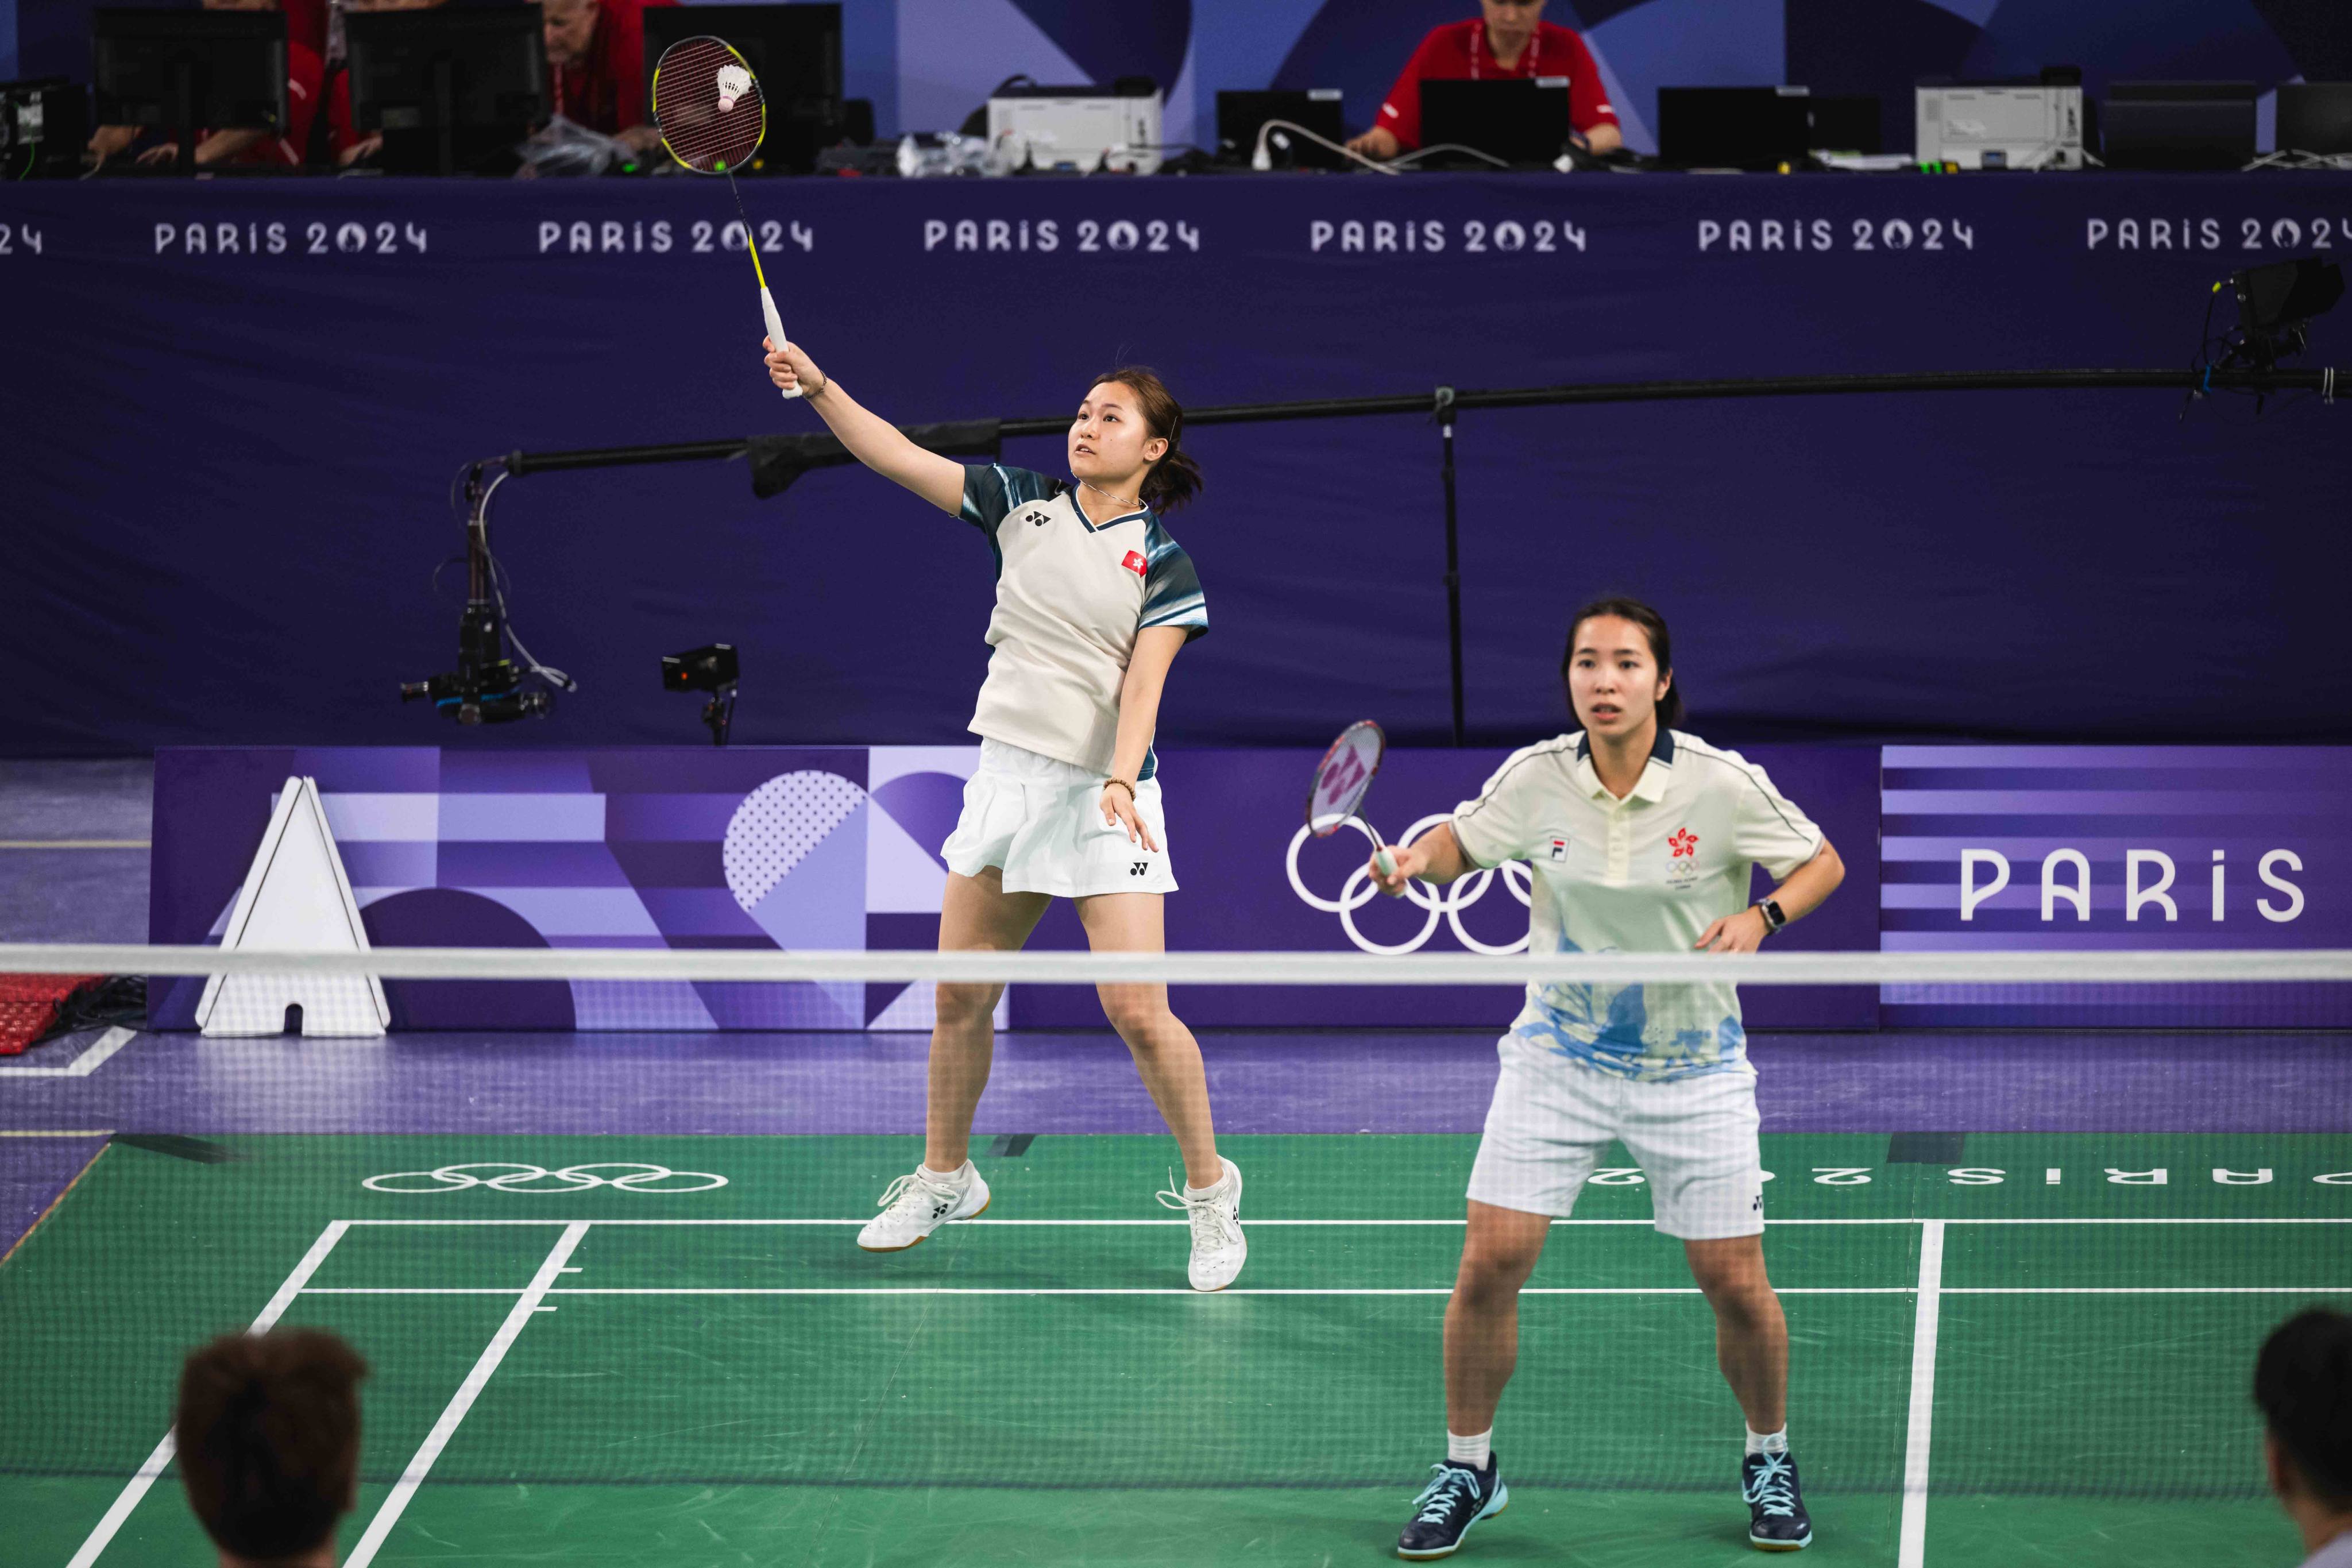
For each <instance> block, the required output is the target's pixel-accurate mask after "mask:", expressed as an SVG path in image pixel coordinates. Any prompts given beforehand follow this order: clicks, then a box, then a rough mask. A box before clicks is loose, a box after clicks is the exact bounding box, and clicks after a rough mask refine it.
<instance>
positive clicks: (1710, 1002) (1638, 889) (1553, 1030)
mask: <svg viewBox="0 0 2352 1568" xmlns="http://www.w3.org/2000/svg"><path fill="white" fill-rule="evenodd" d="M1454 837H1455V838H1456V839H1458V840H1459V841H1460V842H1461V845H1462V850H1463V853H1464V854H1465V855H1467V856H1468V857H1469V858H1471V859H1472V860H1473V861H1475V863H1476V864H1478V865H1480V866H1497V865H1500V864H1501V863H1502V862H1504V861H1506V860H1525V861H1527V862H1528V864H1529V865H1530V866H1531V867H1532V868H1534V871H1535V888H1534V893H1533V899H1532V900H1531V907H1530V908H1529V910H1528V952H1690V951H1691V949H1692V946H1693V944H1694V943H1696V942H1697V941H1698V938H1699V933H1700V932H1701V931H1705V930H1706V928H1707V927H1708V926H1710V925H1712V924H1713V923H1714V922H1715V921H1717V920H1720V919H1722V918H1723V917H1724V916H1726V915H1732V914H1737V913H1738V912H1739V911H1740V910H1743V909H1745V908H1747V906H1748V868H1749V867H1750V866H1751V865H1761V866H1763V867H1764V868H1765V869H1766V870H1768V871H1769V872H1770V873H1771V874H1772V875H1773V876H1774V877H1775V878H1782V877H1786V876H1787V875H1788V874H1789V873H1790V872H1791V871H1793V870H1795V869H1796V868H1798V867H1799V866H1801V865H1803V864H1804V863H1805V862H1806V861H1808V860H1810V859H1811V858H1813V856H1814V855H1815V854H1816V853H1818V852H1819V851H1820V849H1821V847H1822V831H1821V829H1820V828H1818V827H1816V826H1813V824H1812V823H1811V821H1810V820H1809V819H1808V818H1807V817H1806V816H1805V815H1804V813H1802V812H1801V811H1799V810H1798V809H1797V808H1796V807H1795V806H1793V805H1790V803H1789V802H1788V801H1787V799H1785V798H1784V797H1783V796H1782V795H1781V794H1780V791H1779V790H1776V789H1774V788H1773V787H1772V781H1771V780H1770V779H1769V778H1767V777H1766V776H1765V774H1764V770H1763V769H1762V768H1759V767H1758V766H1756V765H1755V764H1754V763H1750V762H1748V761H1747V760H1746V759H1744V758H1743V757H1741V756H1740V754H1739V753H1738V752H1724V751H1717V749H1716V748H1715V747H1713V746H1710V745H1708V744H1707V743H1706V742H1704V741H1702V740H1700V739H1698V738H1697V737H1696V736H1695V735H1685V734H1683V733H1682V732H1680V731H1668V730H1661V731H1658V740H1657V744H1656V746H1655V747H1654V749H1653V750H1652V752H1651V753H1650V761H1649V763H1648V764H1647V765H1646V766H1645V767H1643V770H1642V777H1641V779H1640V781H1639V782H1638V783H1636V784H1634V786H1633V793H1632V794H1630V795H1627V796H1626V797H1625V798H1624V799H1623V800H1619V799H1618V798H1617V797H1616V796H1614V795H1611V794H1610V793H1609V791H1608V790H1607V789H1605V788H1604V787H1602V785H1601V778H1600V775H1599V774H1598V773H1595V772H1594V771H1593V767H1592V752H1591V746H1590V745H1588V744H1587V742H1586V741H1585V737H1584V736H1583V734H1582V733H1581V732H1579V733H1577V734H1572V735H1562V736H1560V737H1559V739H1558V740H1553V741H1546V742H1542V743H1540V744H1538V745H1533V746H1528V747H1526V748H1525V749H1523V750H1521V751H1517V752H1512V753H1511V755H1510V756H1509V758H1508V759H1507V760H1506V761H1505V762H1504V763H1503V765H1502V766H1501V767H1500V768H1499V769H1497V770H1496V773H1495V776H1494V777H1493V778H1491V779H1488V780H1487V781H1486V788H1485V789H1483V790H1481V791H1480V792H1479V794H1478V797H1477V798H1476V799H1475V800H1465V801H1464V802H1463V803H1462V804H1461V805H1459V806H1457V807H1456V808H1455V809H1454ZM1747 1041H1748V1036H1747V1031H1746V1030H1745V1029H1743V1028H1742V1027H1741V1026H1740V1022H1739V996H1738V991H1737V990H1736V989H1735V988H1734V987H1732V986H1730V985H1728V984H1724V985H1715V984H1684V985H1622V986H1621V985H1530V986H1528V999H1527V1005H1526V1006H1524V1007H1523V1008H1522V1009H1521V1010H1520V1012H1519V1016H1518V1017H1517V1020H1515V1021H1514V1022H1513V1024H1512V1025H1511V1032H1510V1034H1509V1035H1508V1036H1507V1037H1505V1041H1504V1049H1505V1050H1506V1052H1507V1053H1508V1052H1511V1051H1517V1052H1520V1053H1523V1054H1525V1055H1527V1056H1528V1057H1531V1058H1559V1057H1566V1058H1570V1059H1571V1060H1575V1061H1580V1062H1584V1063H1586V1064H1588V1065H1590V1066H1591V1067H1596V1068H1601V1070H1602V1071H1604V1072H1609V1073H1613V1074H1615V1075H1617V1076H1618V1077H1621V1078H1631V1079H1677V1078H1687V1077H1689V1076H1691V1075H1692V1074H1694V1073H1702V1072H1717V1071H1721V1070H1723V1069H1726V1068H1738V1067H1739V1066H1741V1065H1742V1064H1743V1063H1744V1062H1745V1060H1746V1058H1747Z"/></svg>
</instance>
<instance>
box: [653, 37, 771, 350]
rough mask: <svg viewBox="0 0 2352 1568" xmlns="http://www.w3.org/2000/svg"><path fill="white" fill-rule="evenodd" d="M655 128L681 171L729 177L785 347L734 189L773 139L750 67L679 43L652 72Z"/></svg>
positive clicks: (698, 41) (756, 243) (710, 45)
mask: <svg viewBox="0 0 2352 1568" xmlns="http://www.w3.org/2000/svg"><path fill="white" fill-rule="evenodd" d="M654 123H655V124H656V126H658V127H659V128H660V130H661V139H662V148H663V150H664V151H665V152H667V153H669V155H670V156H671V157H673V158H675V159H677V162H678V163H679V165H680V166H681V167H684V168H688V169H691V170H693V171H694V172H695V173H696V174H724V175H726V176H727V188H728V189H729V190H730V191H731V192H733V193H734V196H735V216H736V217H737V218H739V219H740V220H741V222H742V225H743V243H744V244H745V245H746V246H747V247H750V249H751V276H752V277H754V278H756V279H759V283H760V314H761V317H762V318H763V319H764V320H765V321H766V322H767V327H768V338H769V341H770V342H773V343H774V344H776V346H777V347H779V348H781V347H782V346H783V343H784V323H783V318H782V317H781V316H779V315H777V314H776V297H775V295H773V294H772V293H771V292H769V289H768V274H767V272H766V270H765V269H764V268H761V265H760V240H759V237H758V236H756V235H754V234H753V233H752V232H751V218H749V217H748V216H745V215H744V212H743V193H742V191H741V190H740V188H738V187H737V185H736V184H735V171H736V170H738V169H740V168H741V167H743V166H744V165H746V164H748V163H751V158H752V155H753V154H755V153H758V152H759V150H760V143H761V141H763V140H764V139H765V138H766V136H767V134H768V103H767V100H766V99H765V98H763V97H761V93H760V79H759V78H758V77H757V76H755V75H753V74H752V71H751V62H750V61H748V60H746V59H744V58H743V57H742V56H741V55H740V54H738V53H737V52H736V50H735V47H734V46H733V45H731V44H730V43H728V42H727V41H726V40H725V39H723V38H712V37H699V38H681V39H679V40H678V41H677V43H675V44H672V45H671V46H670V47H668V48H667V49H664V50H663V51H662V57H661V58H660V59H659V60H658V61H656V63H655V65H654ZM784 395H785V396H786V397H798V396H800V395H801V393H800V390H799V389H798V388H797V387H795V388H794V389H793V390H792V391H790V392H787V393H785V394H784Z"/></svg>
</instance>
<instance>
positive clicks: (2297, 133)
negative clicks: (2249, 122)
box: [2272, 81, 2352, 157]
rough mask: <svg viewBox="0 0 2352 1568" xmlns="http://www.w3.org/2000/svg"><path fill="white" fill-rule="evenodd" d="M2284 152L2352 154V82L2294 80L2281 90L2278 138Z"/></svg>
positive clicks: (2279, 90)
mask: <svg viewBox="0 0 2352 1568" xmlns="http://www.w3.org/2000/svg"><path fill="white" fill-rule="evenodd" d="M2272 145H2273V146H2275V147H2276V148H2277V149H2278V150H2279V151H2280V152H2282V153H2320V154H2322V155H2325V156H2331V157H2340V156H2342V155H2343V154H2345V153H2352V81H2291V82H2286V83H2284V84H2282V85H2281V86H2280V88H2279V89H2278V135H2277V136H2276V137H2275V138H2274V139H2273V142H2272Z"/></svg>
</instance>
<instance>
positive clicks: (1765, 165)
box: [1658, 87, 1822, 169]
mask: <svg viewBox="0 0 2352 1568" xmlns="http://www.w3.org/2000/svg"><path fill="white" fill-rule="evenodd" d="M1810 100H1811V94H1809V93H1808V92H1806V90H1805V89H1803V88H1801V87H1662V88H1660V89H1658V159H1659V162H1661V163H1671V164H1673V165H1674V166H1675V167H1676V168H1682V169H1776V168H1778V167H1780V165H1781V164H1782V163H1799V162H1801V161H1802V160H1803V158H1804V156H1805V154H1806V153H1808V152H1810V151H1811V149H1812V148H1814V147H1816V146H1820V145H1822V143H1820V142H1815V141H1814V140H1813V132H1812V126H1811V114H1810V112H1809V110H1810Z"/></svg>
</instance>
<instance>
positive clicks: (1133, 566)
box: [1119, 550, 1147, 577]
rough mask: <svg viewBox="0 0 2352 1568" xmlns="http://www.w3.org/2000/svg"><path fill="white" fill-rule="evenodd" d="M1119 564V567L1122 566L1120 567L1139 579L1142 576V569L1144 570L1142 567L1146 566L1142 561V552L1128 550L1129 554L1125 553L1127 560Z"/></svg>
mask: <svg viewBox="0 0 2352 1568" xmlns="http://www.w3.org/2000/svg"><path fill="white" fill-rule="evenodd" d="M1119 564H1120V565H1122V566H1124V567H1126V568H1127V569H1128V570H1129V571H1130V572H1132V573H1134V574H1136V575H1137V576H1139V577H1140V576H1142V575H1144V571H1143V568H1144V566H1145V565H1146V564H1147V563H1146V562H1145V561H1144V559H1143V552H1140V551H1137V550H1130V551H1129V552H1127V559H1126V560H1124V561H1122V562H1120V563H1119Z"/></svg>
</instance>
